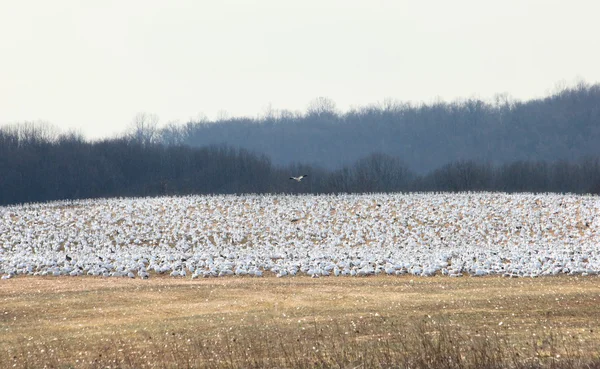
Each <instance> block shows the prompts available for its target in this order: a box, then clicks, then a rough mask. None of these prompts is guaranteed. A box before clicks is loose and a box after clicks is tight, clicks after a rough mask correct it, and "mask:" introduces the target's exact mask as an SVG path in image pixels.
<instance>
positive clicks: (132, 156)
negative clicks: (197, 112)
mask: <svg viewBox="0 0 600 369" xmlns="http://www.w3.org/2000/svg"><path fill="white" fill-rule="evenodd" d="M599 157H600V85H599V84H595V85H587V84H585V83H580V84H578V85H576V86H574V87H570V88H565V89H562V90H561V91H558V92H556V93H554V94H552V95H550V96H548V97H545V98H542V99H536V100H529V101H526V102H520V101H514V100H511V99H510V98H508V97H507V96H505V95H499V96H498V97H497V98H496V99H495V101H494V102H493V103H490V102H484V101H482V100H477V99H468V100H463V101H456V102H452V103H445V102H439V103H434V104H421V105H418V106H415V105H411V104H409V103H401V102H394V101H391V100H388V101H385V102H384V103H382V104H379V105H376V106H369V107H363V108H359V109H355V110H352V111H350V112H347V113H343V114H342V113H339V112H337V111H336V109H335V104H334V103H333V101H331V100H329V99H326V98H318V99H315V100H314V101H313V102H311V104H310V105H309V108H308V109H307V111H306V112H305V113H292V112H287V111H274V112H267V114H265V115H264V116H263V117H260V118H256V119H251V118H232V119H221V120H218V121H212V122H211V121H208V120H200V121H191V122H187V123H185V124H182V125H175V124H168V125H166V126H164V127H162V128H158V125H157V119H156V118H155V117H154V116H152V115H151V114H139V115H138V116H136V117H135V119H134V121H133V123H132V124H131V126H130V127H129V130H128V131H127V132H126V133H124V134H123V135H122V136H120V137H115V138H106V139H102V140H97V141H91V140H86V139H85V138H84V137H83V136H82V135H80V134H76V133H58V132H57V130H56V129H53V128H52V127H51V126H50V125H48V124H43V123H31V122H26V123H19V124H11V125H6V126H3V127H1V128H0V204H2V205H6V204H16V203H24V202H43V201H49V200H58V199H80V198H98V197H115V196H136V197H137V196H159V195H188V194H243V193H341V192H359V193H362V192H388V191H403V192H408V191H503V192H574V193H600V161H599V159H598V158H599ZM299 174H308V177H307V178H305V179H304V180H303V181H301V182H296V181H292V180H289V177H290V176H291V175H294V176H295V175H299Z"/></svg>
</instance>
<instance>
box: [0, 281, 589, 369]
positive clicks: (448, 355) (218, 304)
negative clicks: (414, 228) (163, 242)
mask: <svg viewBox="0 0 600 369" xmlns="http://www.w3.org/2000/svg"><path fill="white" fill-rule="evenodd" d="M599 323H600V279H599V278H596V277H586V278H582V277H579V278H577V277H556V278H554V277H548V278H538V279H505V278H499V277H488V278H468V277H464V278H456V279H455V278H447V277H432V278H414V277H387V276H381V277H371V278H318V279H311V278H306V277H295V278H289V279H277V278H271V277H268V278H260V279H253V278H224V279H222V278H220V279H203V280H193V281H192V280H189V279H188V280H183V279H172V278H158V277H155V278H153V279H150V280H139V279H135V280H131V279H116V278H108V279H103V278H92V277H84V278H82V277H75V278H68V277H61V278H52V277H48V278H38V277H20V278H14V279H11V280H6V281H2V283H0V367H1V368H5V367H6V368H8V367H16V368H37V367H44V366H46V367H55V368H70V367H83V368H104V367H115V368H117V367H118V368H154V367H156V368H170V367H172V368H176V367H215V368H216V367H225V368H235V367H299V368H300V367H340V368H346V367H362V368H369V367H413V368H426V367H447V368H475V367H528V368H533V367H548V368H550V367H553V368H574V367H586V366H585V365H587V367H598V368H600V357H599V356H598V355H599V354H600V345H598V343H597V342H599V341H600V326H599V325H600V324H599Z"/></svg>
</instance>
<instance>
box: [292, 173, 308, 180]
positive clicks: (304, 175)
mask: <svg viewBox="0 0 600 369" xmlns="http://www.w3.org/2000/svg"><path fill="white" fill-rule="evenodd" d="M304 177H308V174H303V175H301V176H300V177H290V179H293V180H295V181H296V182H300V181H301V180H302V178H304Z"/></svg>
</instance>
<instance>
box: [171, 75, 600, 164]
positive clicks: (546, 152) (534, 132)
mask: <svg viewBox="0 0 600 369" xmlns="http://www.w3.org/2000/svg"><path fill="white" fill-rule="evenodd" d="M160 137H161V140H162V141H163V142H165V143H168V142H171V141H173V140H174V137H176V141H177V142H181V143H185V144H188V145H190V146H207V145H212V144H226V145H228V146H232V147H239V148H245V149H249V150H251V151H255V152H260V153H264V154H266V155H267V156H268V157H269V158H270V159H271V160H272V162H273V164H275V165H289V164H291V163H304V164H310V165H317V166H321V167H323V168H326V169H337V168H340V167H342V166H345V165H350V164H352V163H353V162H355V161H356V160H358V159H360V158H363V157H365V156H367V155H369V154H372V153H374V152H378V153H383V154H388V155H391V156H394V157H398V158H399V159H400V160H402V161H403V162H404V163H406V164H407V165H408V167H409V168H410V169H412V170H414V171H415V172H417V173H425V172H428V171H430V170H433V169H436V168H439V167H441V166H442V165H445V164H447V163H449V162H454V161H458V160H475V161H477V162H485V163H491V164H495V165H497V164H504V163H509V162H514V161H517V160H533V161H537V160H544V161H556V160H567V161H576V160H579V159H581V158H582V157H585V156H594V157H595V156H598V155H600V84H594V85H588V84H585V83H580V84H578V85H576V86H574V87H570V88H566V89H564V90H562V91H560V92H557V93H554V94H552V95H550V96H548V97H545V98H542V99H535V100H529V101H514V100H511V99H510V98H507V97H506V96H502V95H499V97H498V98H497V99H496V101H494V102H493V103H491V102H485V101H481V100H477V99H467V100H461V101H455V102H450V103H447V102H439V103H433V104H421V105H414V104H409V103H402V102H393V101H387V102H385V103H383V104H380V105H377V106H369V107H363V108H360V109H356V110H353V111H350V112H347V113H343V114H342V113H338V112H336V110H335V104H334V103H333V102H332V101H330V100H328V99H324V98H320V99H317V100H315V101H314V102H313V104H312V105H311V106H310V107H309V109H308V111H307V112H306V113H303V114H300V113H291V112H286V111H283V112H273V113H272V114H268V115H267V116H266V117H263V118H260V119H258V118H257V119H252V118H232V119H223V120H219V121H216V122H210V121H202V122H189V123H187V124H185V125H184V126H181V127H170V128H169V129H163V130H162V131H161V135H160Z"/></svg>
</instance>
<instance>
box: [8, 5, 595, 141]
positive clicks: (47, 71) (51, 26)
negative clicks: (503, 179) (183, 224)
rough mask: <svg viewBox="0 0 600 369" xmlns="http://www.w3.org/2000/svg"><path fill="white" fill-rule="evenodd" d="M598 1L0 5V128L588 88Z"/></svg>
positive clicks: (105, 127)
mask: <svg viewBox="0 0 600 369" xmlns="http://www.w3.org/2000/svg"><path fill="white" fill-rule="evenodd" d="M599 4H600V2H598V1H593V0H589V1H583V0H570V1H566V0H565V1H562V0H561V1H552V0H536V1H533V0H530V1H528V0H502V1H500V0H498V1H484V0H453V1H447V0H440V1H416V0H411V1H408V0H407V1H373V0H369V1H367V0H365V1H351V0H339V1H334V0H296V1H285V0H253V1H224V0H214V1H201V0H196V1H194V0H189V1H185V0H181V1H173V0H171V1H166V0H165V1H151V0H139V1H138V0H135V1H134V0H131V1H127V0H116V1H109V0H97V1H96V0H94V1H91V0H90V1H86V0H73V1H66V0H53V1H46V0H43V1H42V0H41V1H27V0H23V1H10V0H0V50H1V53H0V124H6V123H14V122H22V121H31V120H43V121H47V122H50V123H52V124H54V125H56V126H58V127H60V128H62V129H64V130H67V129H69V128H74V129H77V130H79V131H81V132H82V133H83V134H84V135H85V136H86V137H88V138H97V137H103V136H110V135H112V134H115V133H121V132H122V131H123V130H124V129H125V127H126V126H127V125H128V124H129V123H130V122H131V121H132V119H133V117H134V116H135V115H136V113H138V112H147V113H154V114H157V115H158V116H159V118H160V122H161V123H166V122H168V121H174V120H179V121H181V122H185V121H187V120H188V119H190V118H194V117H197V116H198V115H199V114H205V115H207V116H208V118H210V119H214V118H215V117H216V116H217V115H218V114H219V112H222V111H227V112H228V114H229V115H231V116H241V115H246V116H252V117H256V116H257V115H259V114H262V113H264V112H265V110H266V109H267V107H268V106H269V105H271V106H272V107H273V108H274V109H289V110H301V111H304V110H305V109H306V107H307V105H308V103H309V101H310V100H312V99H314V98H316V97H318V96H325V97H329V98H331V99H333V100H334V101H335V102H336V103H337V107H338V108H339V109H340V110H342V111H346V110H348V109H349V108H350V107H352V106H362V105H367V104H371V103H376V102H378V101H382V100H383V99H384V98H396V99H399V100H410V101H413V102H421V101H424V102H431V101H434V100H435V99H438V98H442V99H444V100H446V101H451V100H454V99H456V98H461V97H462V98H468V97H480V98H484V99H488V98H489V99H491V98H492V97H493V95H494V94H496V93H503V92H507V93H509V94H510V95H512V96H513V97H515V98H518V99H530V98H535V97H540V96H544V95H546V94H547V93H549V92H551V91H552V89H553V88H554V87H555V86H556V84H557V83H560V82H561V81H563V82H567V84H572V83H573V82H574V81H576V80H577V79H583V80H585V81H587V82H590V83H597V82H600V67H599V66H600V22H599V21H598V19H599V18H598V17H599V14H600V5H599Z"/></svg>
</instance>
